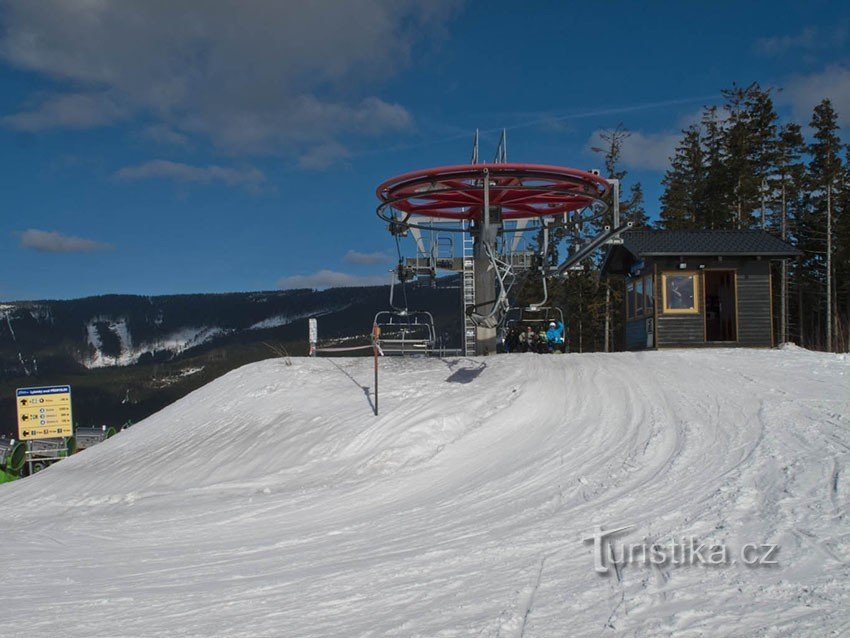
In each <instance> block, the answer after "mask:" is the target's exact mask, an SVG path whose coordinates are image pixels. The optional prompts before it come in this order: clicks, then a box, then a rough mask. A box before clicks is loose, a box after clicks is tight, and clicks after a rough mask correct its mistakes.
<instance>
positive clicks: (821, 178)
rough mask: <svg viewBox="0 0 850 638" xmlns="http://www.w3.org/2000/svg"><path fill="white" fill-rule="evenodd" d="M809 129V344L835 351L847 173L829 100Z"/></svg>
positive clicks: (805, 237)
mask: <svg viewBox="0 0 850 638" xmlns="http://www.w3.org/2000/svg"><path fill="white" fill-rule="evenodd" d="M810 126H811V128H812V131H813V141H812V142H811V144H809V149H808V151H809V155H810V157H811V160H810V161H809V166H808V171H807V175H806V188H807V193H806V196H805V212H804V214H803V215H802V217H801V220H800V222H801V223H800V246H801V248H802V249H803V250H804V252H805V257H804V263H803V266H804V268H805V270H806V273H805V274H806V277H807V279H808V280H809V282H810V283H811V284H814V286H812V287H811V288H809V290H810V292H809V293H808V295H805V296H804V299H805V298H806V297H810V298H811V297H812V296H813V297H814V298H813V299H810V300H811V301H812V303H811V306H810V307H813V308H815V309H816V313H817V314H816V320H815V322H814V323H813V324H812V325H811V328H812V330H813V333H812V337H811V341H810V343H811V344H812V345H814V346H815V347H821V348H826V349H827V350H832V348H833V339H832V337H833V326H834V312H833V310H834V303H833V300H834V287H833V283H834V280H833V269H832V257H833V239H834V237H833V233H834V230H835V229H834V228H833V226H834V224H833V221H834V220H833V216H834V208H835V203H836V194H837V193H836V187H839V190H840V183H839V178H840V177H841V176H842V174H843V173H844V170H845V169H844V166H843V163H842V161H841V157H840V156H839V152H840V151H841V149H842V146H841V140H840V139H839V137H838V115H837V113H836V112H835V109H833V107H832V103H831V102H830V100H828V99H825V100H822V101H821V102H820V104H818V105H817V106H816V107H815V109H814V112H813V114H812V120H811V122H810Z"/></svg>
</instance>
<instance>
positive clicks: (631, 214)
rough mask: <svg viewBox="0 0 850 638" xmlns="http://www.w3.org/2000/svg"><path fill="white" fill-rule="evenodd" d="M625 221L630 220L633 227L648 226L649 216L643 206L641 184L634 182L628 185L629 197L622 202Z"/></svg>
mask: <svg viewBox="0 0 850 638" xmlns="http://www.w3.org/2000/svg"><path fill="white" fill-rule="evenodd" d="M624 210H625V213H624V216H623V219H624V220H625V221H628V222H631V223H632V227H633V228H646V227H647V226H649V216H648V215H647V214H646V208H644V197H643V186H641V184H640V182H635V183H634V184H632V185H631V187H629V199H628V200H627V202H626V203H625V204H624Z"/></svg>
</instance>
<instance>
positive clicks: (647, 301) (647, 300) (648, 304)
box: [643, 275, 655, 315]
mask: <svg viewBox="0 0 850 638" xmlns="http://www.w3.org/2000/svg"><path fill="white" fill-rule="evenodd" d="M643 311H644V314H647V315H651V314H653V313H654V312H655V297H654V296H653V294H652V275H647V276H646V277H644V280H643Z"/></svg>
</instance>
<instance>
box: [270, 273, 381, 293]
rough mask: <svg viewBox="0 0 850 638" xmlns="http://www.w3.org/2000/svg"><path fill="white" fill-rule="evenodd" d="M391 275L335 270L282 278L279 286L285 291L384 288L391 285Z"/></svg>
mask: <svg viewBox="0 0 850 638" xmlns="http://www.w3.org/2000/svg"><path fill="white" fill-rule="evenodd" d="M389 281H390V279H389V275H387V274H384V275H352V274H351V273H347V272H337V271H335V270H319V271H317V272H315V273H312V274H309V275H291V276H289V277H282V278H281V279H280V280H279V281H278V282H277V285H278V287H279V288H282V289H284V290H288V289H292V288H317V289H319V290H323V289H325V288H351V287H355V286H383V285H387V284H389Z"/></svg>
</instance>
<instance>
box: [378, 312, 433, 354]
mask: <svg viewBox="0 0 850 638" xmlns="http://www.w3.org/2000/svg"><path fill="white" fill-rule="evenodd" d="M375 325H376V326H378V328H380V330H381V337H380V345H381V350H382V351H383V353H384V354H387V355H415V354H424V355H427V354H429V353H430V352H431V350H433V348H434V342H435V340H436V339H435V332H434V317H432V316H431V313H430V312H425V311H413V310H406V309H402V310H382V311H381V312H379V313H378V314H376V315H375Z"/></svg>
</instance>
